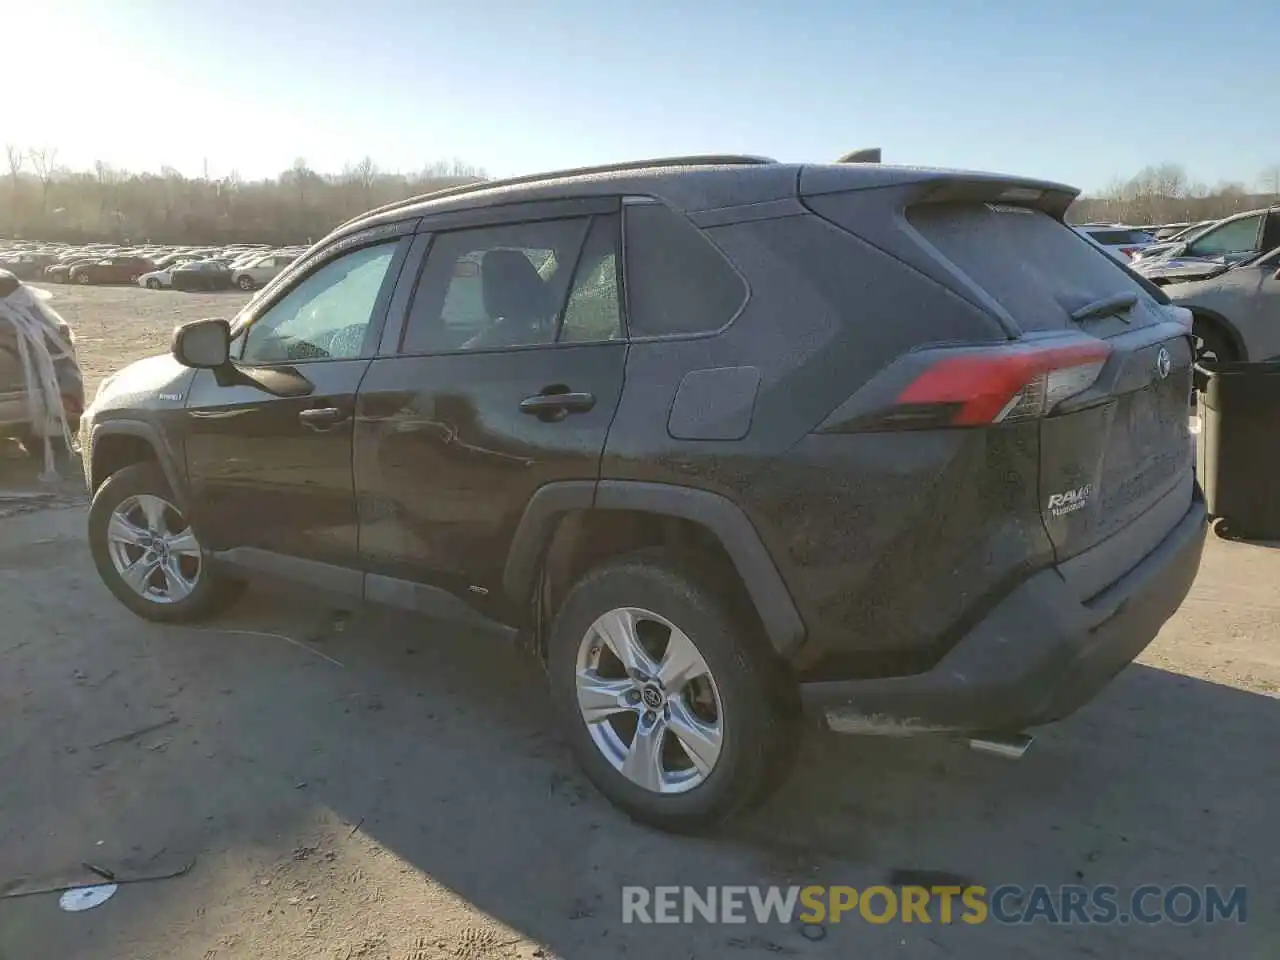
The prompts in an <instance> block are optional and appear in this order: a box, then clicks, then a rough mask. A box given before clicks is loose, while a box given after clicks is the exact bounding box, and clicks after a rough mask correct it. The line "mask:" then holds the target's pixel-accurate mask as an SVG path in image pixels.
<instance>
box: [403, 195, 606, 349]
mask: <svg viewBox="0 0 1280 960" xmlns="http://www.w3.org/2000/svg"><path fill="white" fill-rule="evenodd" d="M590 227H591V219H590V218H588V217H576V218H572V219H564V220H540V221H532V222H528V223H511V224H499V225H495V226H487V227H478V228H474V229H467V230H453V231H449V232H447V233H440V234H438V235H437V236H436V237H435V239H434V240H433V241H432V243H431V249H430V251H429V252H428V254H427V261H426V265H425V266H424V267H423V270H422V275H421V276H420V277H419V279H418V284H417V288H416V290H415V292H414V297H413V305H412V307H411V308H410V312H409V320H408V324H407V326H406V327H405V332H404V339H403V343H402V344H401V353H404V354H434V353H453V352H457V351H471V350H494V349H503V348H510V347H528V346H539V345H544V344H551V343H554V342H555V340H556V335H557V326H558V323H559V320H560V318H561V316H562V315H563V312H564V307H565V302H566V300H567V299H568V296H569V292H570V280H571V277H572V275H573V272H574V269H575V267H576V266H577V263H578V259H579V254H580V253H581V252H582V249H583V243H584V240H585V239H586V236H587V232H588V230H589V228H590Z"/></svg>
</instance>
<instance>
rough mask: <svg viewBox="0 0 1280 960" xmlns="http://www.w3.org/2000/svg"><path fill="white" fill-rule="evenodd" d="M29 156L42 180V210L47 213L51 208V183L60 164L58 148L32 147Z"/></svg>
mask: <svg viewBox="0 0 1280 960" xmlns="http://www.w3.org/2000/svg"><path fill="white" fill-rule="evenodd" d="M27 158H28V159H29V160H30V161H31V169H33V170H34V171H35V172H36V177H38V178H39V180H40V212H41V213H45V212H46V211H47V210H48V208H49V184H50V183H52V182H53V173H54V170H56V169H57V165H58V148H57V147H41V148H39V149H37V148H36V147H31V148H30V149H28V150H27Z"/></svg>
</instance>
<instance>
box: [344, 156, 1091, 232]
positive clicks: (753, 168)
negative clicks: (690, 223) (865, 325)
mask: <svg viewBox="0 0 1280 960" xmlns="http://www.w3.org/2000/svg"><path fill="white" fill-rule="evenodd" d="M802 173H803V179H804V183H803V184H802V183H801V179H802ZM940 176H962V177H964V178H965V179H969V180H982V179H991V180H995V181H999V182H1001V183H1006V184H1015V183H1016V184H1023V185H1027V186H1034V187H1038V188H1042V189H1047V190H1052V191H1055V192H1058V193H1064V194H1069V195H1070V197H1072V198H1074V197H1075V195H1076V193H1077V191H1076V190H1075V189H1074V188H1071V187H1067V186H1064V185H1062V184H1059V183H1051V182H1048V181H1040V180H1034V179H1030V178H1025V177H1010V176H1003V175H995V174H983V173H974V172H972V171H949V170H938V169H933V168H926V167H907V166H896V165H891V164H879V163H837V164H809V163H780V162H778V161H775V160H770V159H768V158H766V157H754V156H740V155H705V156H689V157H669V158H660V159H654V160H637V161H631V162H627V163H619V164H612V165H609V166H604V167H580V168H577V169H573V170H558V171H552V172H550V173H541V174H533V175H530V176H524V177H516V178H514V179H510V180H499V181H476V182H474V183H468V184H459V185H458V186H454V187H446V188H444V189H443V190H438V191H435V192H434V193H429V194H424V195H423V196H419V197H410V198H409V199H407V200H402V201H399V202H396V203H390V204H386V205H385V206H382V207H377V208H375V209H373V210H370V211H369V212H367V213H364V214H361V215H360V216H358V217H355V218H353V219H351V220H348V221H347V222H346V223H344V224H342V225H341V226H339V227H338V228H336V229H335V230H334V231H332V232H331V233H330V234H329V237H330V238H332V237H336V236H340V235H342V234H347V233H352V232H355V231H357V230H364V229H368V228H371V227H376V226H380V225H382V224H386V223H392V222H395V221H399V220H406V219H410V218H418V217H425V216H429V215H434V214H438V213H448V212H451V211H458V210H471V209H477V208H484V207H494V206H505V205H508V204H514V203H527V202H532V201H539V200H560V199H568V198H577V197H587V196H593V195H595V196H618V195H633V196H647V197H654V198H656V199H659V200H662V201H663V202H665V203H667V204H668V205H669V206H671V207H673V208H674V209H676V210H679V211H681V212H683V213H693V212H695V211H703V210H714V209H719V208H724V207H734V206H740V205H743V204H749V203H768V202H770V201H776V200H787V199H794V198H795V197H796V196H797V194H798V193H800V192H804V193H805V194H813V193H830V192H836V191H838V190H853V189H858V188H867V187H889V186H895V185H901V184H909V183H915V182H919V181H926V180H929V179H936V178H939V177H940Z"/></svg>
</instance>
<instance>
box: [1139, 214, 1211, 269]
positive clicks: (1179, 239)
mask: <svg viewBox="0 0 1280 960" xmlns="http://www.w3.org/2000/svg"><path fill="white" fill-rule="evenodd" d="M1221 222H1222V221H1220V220H1206V221H1204V222H1203V223H1196V224H1192V225H1191V226H1189V227H1187V228H1186V229H1185V230H1180V231H1178V233H1177V235H1175V236H1173V237H1170V238H1169V239H1167V240H1162V241H1160V242H1159V243H1153V244H1151V245H1150V246H1148V247H1143V248H1142V249H1141V250H1139V251H1138V252H1137V253H1135V254H1134V255H1133V258H1132V262H1133V263H1141V262H1143V261H1146V260H1158V259H1160V258H1162V257H1172V256H1175V255H1176V254H1178V253H1181V252H1182V251H1183V250H1184V249H1185V248H1186V244H1188V243H1190V242H1191V241H1192V240H1194V239H1195V238H1196V237H1198V236H1200V234H1202V233H1204V232H1205V231H1207V230H1208V229H1209V228H1210V227H1212V226H1214V225H1215V224H1217V223H1221Z"/></svg>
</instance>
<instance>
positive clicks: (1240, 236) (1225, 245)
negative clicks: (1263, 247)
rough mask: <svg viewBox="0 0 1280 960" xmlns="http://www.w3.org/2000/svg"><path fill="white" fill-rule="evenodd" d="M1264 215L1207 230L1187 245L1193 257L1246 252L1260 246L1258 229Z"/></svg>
mask: <svg viewBox="0 0 1280 960" xmlns="http://www.w3.org/2000/svg"><path fill="white" fill-rule="evenodd" d="M1261 227H1262V216H1261V214H1259V215H1258V216H1256V217H1242V218H1240V219H1239V220H1232V221H1231V222H1230V223H1224V224H1222V226H1220V227H1214V228H1213V229H1212V230H1207V231H1205V232H1204V233H1203V234H1202V235H1201V236H1199V237H1197V238H1196V239H1195V240H1194V241H1192V243H1191V244H1190V245H1189V246H1188V247H1187V253H1188V255H1190V256H1193V257H1218V256H1222V255H1223V254H1228V253H1245V252H1247V251H1249V250H1256V249H1257V248H1258V231H1259V229H1260V228H1261Z"/></svg>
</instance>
